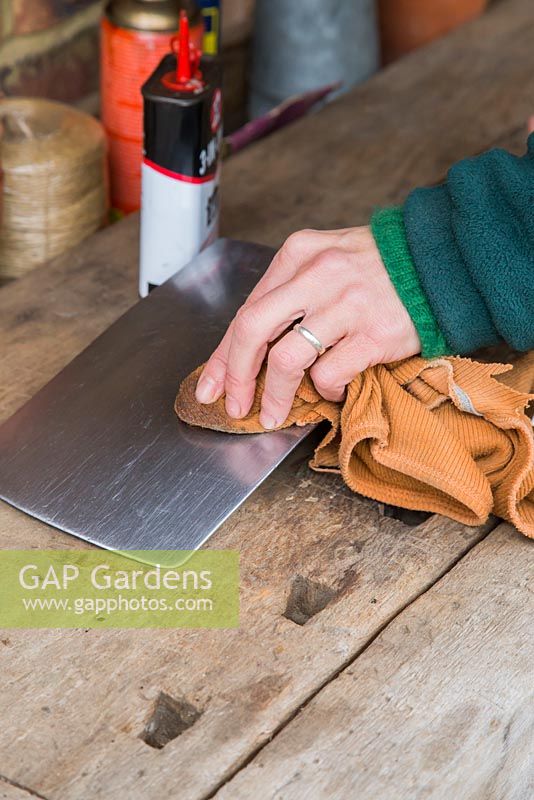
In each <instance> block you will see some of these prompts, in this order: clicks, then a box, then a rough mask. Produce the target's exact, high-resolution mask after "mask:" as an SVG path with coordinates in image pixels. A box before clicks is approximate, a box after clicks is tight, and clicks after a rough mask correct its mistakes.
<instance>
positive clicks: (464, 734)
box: [216, 525, 534, 800]
mask: <svg viewBox="0 0 534 800" xmlns="http://www.w3.org/2000/svg"><path fill="white" fill-rule="evenodd" d="M532 555H533V548H532V542H531V541H529V540H527V539H526V538H524V537H522V536H520V535H519V534H517V533H516V532H515V531H514V530H513V529H512V528H511V527H510V526H508V525H501V526H499V528H498V529H497V530H495V531H493V533H491V534H490V535H489V536H488V537H487V539H485V540H484V541H483V542H482V543H481V544H479V545H478V546H477V547H475V548H474V549H473V550H472V551H471V552H470V553H469V554H468V555H467V556H466V557H465V558H464V559H463V560H462V561H461V562H460V563H459V564H458V565H457V566H456V567H455V568H454V569H453V570H451V571H450V572H449V573H448V574H447V575H446V576H445V577H444V578H442V579H441V580H440V581H439V582H438V583H437V584H436V585H435V586H433V587H432V588H431V589H430V590H429V591H428V592H427V593H426V594H424V595H423V596H421V597H420V598H419V599H418V600H416V602H415V603H413V604H412V605H411V606H410V607H409V608H408V609H406V610H405V611H404V612H403V613H402V614H401V615H400V616H399V617H397V619H395V620H394V621H393V622H392V623H391V624H390V625H389V626H388V627H387V628H386V629H385V630H384V631H383V632H382V633H381V634H380V636H379V637H378V638H377V639H375V641H374V642H373V643H372V644H371V645H370V646H369V648H368V649H367V650H366V651H365V653H363V654H362V655H360V657H359V658H358V659H357V660H356V661H355V663H354V664H352V665H351V666H350V667H348V668H347V669H346V670H344V672H342V673H341V674H340V676H339V677H338V678H337V679H336V680H334V681H332V682H331V683H330V684H329V685H328V686H327V687H326V688H325V689H323V691H322V692H321V693H320V694H318V695H317V696H316V697H315V698H314V699H313V700H312V701H311V702H310V703H309V705H307V706H306V707H305V708H304V709H302V711H300V712H299V714H298V715H297V716H296V717H295V719H294V720H293V721H292V722H291V723H290V724H289V725H287V727H286V728H285V729H284V730H283V731H282V732H281V733H279V735H278V736H277V737H276V739H275V740H274V741H273V742H272V743H270V744H269V745H267V746H266V747H265V748H264V750H263V751H262V752H261V753H259V754H258V755H257V756H256V758H255V759H254V760H253V761H252V762H251V763H250V764H249V766H247V767H246V768H245V769H244V770H242V771H241V773H240V774H239V775H237V776H236V777H235V778H234V780H232V781H230V782H229V783H228V784H227V785H226V786H224V787H223V788H222V789H221V790H220V791H219V792H218V793H217V794H216V797H217V798H220V800H223V799H225V798H231V800H241V798H243V800H245V798H246V799H247V800H248V798H250V797H261V798H264V799H265V800H267V798H270V799H271V800H274V799H275V798H276V800H289V798H291V800H299V799H300V798H303V799H304V798H306V800H307V798H310V797H313V798H314V800H323V798H324V800H332V798H345V797H355V798H356V797H357V798H358V800H376V798H378V797H379V798H381V800H401V798H403V799H404V798H409V799H410V800H422V799H423V798H430V797H431V798H432V800H442V799H443V800H450V798H458V800H460V798H461V800H497V798H506V799H507V800H512V798H513V799H514V800H527V798H530V797H532V796H533V794H534V758H533V749H532V745H533V742H534V702H533V700H534V666H533V665H534V639H533V636H532V633H533V629H532V618H533V611H534V604H533V601H532V579H533V578H534V562H533V560H532Z"/></svg>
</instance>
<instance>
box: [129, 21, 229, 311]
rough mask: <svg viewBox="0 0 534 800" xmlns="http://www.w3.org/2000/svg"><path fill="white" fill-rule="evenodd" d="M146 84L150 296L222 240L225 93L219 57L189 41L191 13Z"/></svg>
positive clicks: (143, 260)
mask: <svg viewBox="0 0 534 800" xmlns="http://www.w3.org/2000/svg"><path fill="white" fill-rule="evenodd" d="M171 44H172V49H173V51H174V52H173V53H169V54H168V55H167V56H165V58H163V59H162V61H161V62H160V64H159V65H158V67H157V68H156V69H155V71H154V72H153V74H152V75H151V76H150V78H149V79H148V80H147V81H146V83H145V84H144V85H143V87H142V94H143V99H144V151H143V152H144V157H143V164H142V199H141V252H140V274H139V294H140V295H141V297H146V295H147V294H148V292H149V291H150V290H151V289H152V288H154V287H155V286H159V285H160V284H161V283H163V282H164V281H166V280H167V279H168V278H170V277H171V275H174V273H175V272H177V271H178V270H179V269H180V268H181V267H183V266H185V265H186V264H187V263H188V262H189V261H190V260H191V259H192V258H193V257H194V256H195V255H197V253H199V252H200V250H202V249H203V248H204V247H206V246H207V245H208V244H210V243H211V242H212V241H214V240H215V239H216V238H217V235H218V223H219V195H218V191H219V172H220V171H219V154H220V150H221V142H222V96H221V89H220V69H219V64H218V61H217V60H216V59H213V58H207V57H203V58H201V53H200V50H199V49H198V48H196V47H195V46H194V45H193V44H192V43H191V42H190V39H189V30H188V20H187V15H186V14H185V13H182V14H181V16H180V32H179V35H178V37H175V38H173V39H172V40H171Z"/></svg>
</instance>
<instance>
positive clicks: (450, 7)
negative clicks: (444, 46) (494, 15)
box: [378, 0, 487, 64]
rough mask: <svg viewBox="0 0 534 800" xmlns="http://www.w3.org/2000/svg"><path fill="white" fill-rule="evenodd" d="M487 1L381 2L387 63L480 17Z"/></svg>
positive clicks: (399, 0)
mask: <svg viewBox="0 0 534 800" xmlns="http://www.w3.org/2000/svg"><path fill="white" fill-rule="evenodd" d="M486 5H487V0H379V3H378V7H379V13H380V35H381V39H382V60H383V62H384V63H385V64H387V63H388V62H389V61H393V60H394V59H396V58H398V57H399V56H402V55H404V53H408V52H409V51H410V50H415V49H416V48H417V47H421V45H423V44H427V43H428V42H431V41H432V40H433V39H436V38H437V37H438V36H443V34H444V33H447V32H448V31H450V30H452V29H453V28H457V27H458V26H459V25H462V24H463V23H464V22H468V20H471V19H474V18H475V17H478V16H479V15H480V14H481V13H482V11H483V10H484V9H485V7H486Z"/></svg>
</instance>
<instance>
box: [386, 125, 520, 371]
mask: <svg viewBox="0 0 534 800" xmlns="http://www.w3.org/2000/svg"><path fill="white" fill-rule="evenodd" d="M371 228H372V231H373V235H374V237H375V240H376V243H377V245H378V248H379V250H380V253H381V255H382V259H383V261H384V264H385V266H386V269H387V270H388V273H389V275H390V278H391V280H392V281H393V283H394V285H395V287H396V289H397V292H398V294H399V296H400V298H401V300H402V301H403V303H404V305H405V306H406V308H407V310H408V312H409V314H410V316H411V318H412V320H413V322H414V325H415V327H416V328H417V331H418V333H419V337H420V339H421V344H422V354H423V356H425V357H427V358H432V357H435V356H438V355H443V354H446V353H455V354H460V355H462V354H466V353H470V352H472V351H473V350H477V349H478V348H481V347H487V346H490V345H495V344H498V343H500V342H503V341H505V342H507V343H508V344H509V345H510V346H511V347H512V348H514V349H516V350H530V349H533V348H534V134H532V135H531V136H530V138H529V140H528V149H527V153H526V154H525V155H524V156H523V157H521V158H518V157H517V156H513V155H511V154H510V153H507V152H505V151H504V150H490V151H489V152H487V153H484V154H483V155H480V156H477V157H475V158H468V159H466V160H464V161H460V162H459V163H458V164H456V165H455V166H454V167H452V169H451V170H450V171H449V173H448V175H447V180H446V182H445V183H443V184H441V185H440V186H436V187H433V188H430V189H416V190H415V191H414V192H412V193H411V194H410V195H409V196H408V199H407V201H406V203H405V205H404V207H403V208H392V209H391V208H390V209H382V210H378V211H376V212H375V214H374V215H373V218H372V220H371Z"/></svg>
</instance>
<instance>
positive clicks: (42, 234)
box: [0, 0, 498, 281]
mask: <svg viewBox="0 0 534 800" xmlns="http://www.w3.org/2000/svg"><path fill="white" fill-rule="evenodd" d="M494 2H498V0H494ZM487 5H488V2H487V0H431V1H430V0H301V2H298V3H297V2H294V0H222V2H218V1H217V0H199V2H195V0H111V2H107V3H106V2H104V3H103V2H98V1H96V0H0V98H1V101H0V127H1V132H2V140H1V150H0V157H1V161H2V169H3V189H2V200H3V217H2V227H1V231H0V280H2V279H3V280H4V281H5V280H6V279H12V278H16V277H18V276H19V275H20V274H23V273H24V272H25V271H27V270H28V269H31V268H33V267H34V266H36V265H38V264H39V263H42V262H44V261H46V260H47V259H49V258H51V257H52V256H54V255H56V254H58V253H59V252H62V251H63V250H64V249H66V248H67V247H69V246H72V245H73V244H75V243H76V242H77V241H79V240H80V239H81V238H83V237H84V236H86V235H87V234H88V233H90V232H92V231H93V230H95V229H96V228H98V227H99V226H100V225H102V224H103V223H104V222H106V223H107V222H109V220H110V219H111V220H113V219H116V218H117V217H120V216H122V215H124V214H125V213H129V212H131V211H135V210H136V209H138V208H139V205H140V188H139V187H140V164H141V152H142V144H141V142H142V101H141V95H140V86H141V84H142V83H143V82H144V80H146V79H147V78H148V76H149V75H150V73H151V72H152V71H153V70H154V69H155V67H156V65H157V64H158V62H159V60H160V59H161V57H162V55H164V54H165V53H166V52H168V50H169V41H170V37H171V36H172V35H173V34H174V33H175V32H176V31H177V28H178V20H179V14H180V11H181V10H185V11H186V13H187V16H188V19H189V24H190V32H191V37H192V40H193V41H194V43H195V44H198V45H199V46H201V47H203V49H204V52H205V53H208V55H210V56H213V57H216V58H219V59H220V61H221V62H222V68H223V71H222V74H223V78H222V94H223V109H224V116H223V129H224V135H225V142H224V147H223V155H225V156H228V155H230V154H231V153H232V152H235V150H237V149H241V148H242V147H244V146H247V145H248V144H249V143H250V142H251V141H253V140H254V139H257V138H259V137H260V136H263V135H266V134H268V133H269V132H270V131H271V130H272V129H273V127H276V125H278V126H281V125H283V124H289V123H290V122H291V121H292V120H293V119H295V118H297V117H298V116H299V115H302V114H304V113H309V112H310V111H313V110H314V109H315V108H316V107H317V104H318V103H319V102H326V101H328V100H330V99H332V98H333V97H335V96H336V95H337V94H338V93H339V92H343V91H347V90H348V89H350V88H351V87H352V86H354V85H356V84H357V83H359V82H361V81H364V80H366V79H368V78H369V77H370V76H371V75H372V74H373V73H375V72H376V71H378V70H379V69H382V68H384V67H386V66H387V65H388V64H390V63H391V62H393V61H395V60H396V59H398V58H402V57H405V56H406V55H407V54H408V53H410V52H411V51H412V50H414V49H417V48H419V47H421V46H424V45H425V44H427V43H429V42H431V41H433V40H434V39H436V38H438V37H440V36H443V35H444V34H446V33H447V32H449V31H450V30H452V29H454V28H456V27H458V26H459V25H462V24H464V23H466V22H468V21H469V20H471V19H473V18H475V17H477V16H478V15H480V14H482V13H484V11H485V9H486V7H487ZM295 96H297V99H296V101H295ZM288 98H292V99H293V100H292V101H289V109H288V108H287V103H288ZM50 101H54V103H52V104H50ZM55 101H59V102H60V103H63V104H67V106H68V107H69V109H70V113H68V112H67V110H66V109H65V108H64V107H63V106H57V105H55ZM283 103H286V107H284V106H282V111H281V113H279V114H278V117H276V115H275V117H276V119H277V122H276V125H274V124H273V117H272V116H271V117H268V118H267V123H266V122H265V114H267V113H268V112H269V111H270V109H272V108H273V107H277V106H279V105H280V104H283ZM77 112H83V113H82V114H81V115H80V114H78V113H77ZM84 115H86V116H84ZM262 116H263V117H264V119H263V122H262V123H261V124H259V125H252V126H250V125H249V126H246V127H245V128H243V126H245V125H246V123H247V122H248V121H249V120H251V119H254V118H260V119H261V118H262ZM91 118H92V119H91ZM73 131H76V134H75V135H74V133H73ZM47 148H48V150H47ZM102 164H104V166H103V167H102ZM89 173H90V175H89ZM52 178H53V180H52ZM90 178H91V179H90ZM51 186H53V187H54V188H53V191H52V190H51ZM28 196H31V198H32V202H31V203H29V202H28ZM44 197H46V202H45V201H44V200H43V198H44ZM45 206H46V208H45ZM109 206H111V209H112V214H111V216H109V215H108V207H109ZM74 210H75V213H74Z"/></svg>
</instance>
